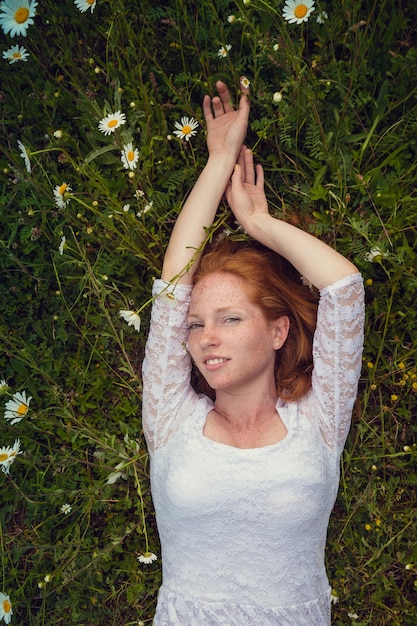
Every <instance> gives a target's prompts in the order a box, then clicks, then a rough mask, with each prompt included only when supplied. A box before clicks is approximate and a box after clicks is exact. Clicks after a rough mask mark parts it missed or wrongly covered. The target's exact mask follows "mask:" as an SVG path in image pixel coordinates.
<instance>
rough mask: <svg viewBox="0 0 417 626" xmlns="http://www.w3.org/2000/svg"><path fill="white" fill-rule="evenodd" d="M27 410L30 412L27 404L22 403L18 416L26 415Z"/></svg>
mask: <svg viewBox="0 0 417 626" xmlns="http://www.w3.org/2000/svg"><path fill="white" fill-rule="evenodd" d="M27 410H28V407H27V405H26V404H23V402H22V404H21V405H20V406H19V408H18V409H17V414H18V415H26V413H27Z"/></svg>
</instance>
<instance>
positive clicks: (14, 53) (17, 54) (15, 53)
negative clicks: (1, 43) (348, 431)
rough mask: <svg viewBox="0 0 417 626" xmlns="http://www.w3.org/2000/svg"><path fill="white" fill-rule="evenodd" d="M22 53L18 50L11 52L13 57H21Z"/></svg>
mask: <svg viewBox="0 0 417 626" xmlns="http://www.w3.org/2000/svg"><path fill="white" fill-rule="evenodd" d="M21 58H22V55H21V54H20V52H13V59H21Z"/></svg>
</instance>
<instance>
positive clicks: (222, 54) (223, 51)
mask: <svg viewBox="0 0 417 626" xmlns="http://www.w3.org/2000/svg"><path fill="white" fill-rule="evenodd" d="M231 49H232V46H231V44H230V43H227V44H226V45H225V46H221V48H219V49H218V51H217V56H219V57H220V58H221V59H224V58H225V57H227V56H228V54H229V52H230V50H231Z"/></svg>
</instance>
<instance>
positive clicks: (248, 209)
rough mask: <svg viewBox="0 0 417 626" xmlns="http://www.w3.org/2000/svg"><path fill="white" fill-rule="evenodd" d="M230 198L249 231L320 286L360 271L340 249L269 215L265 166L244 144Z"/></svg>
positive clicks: (229, 190)
mask: <svg viewBox="0 0 417 626" xmlns="http://www.w3.org/2000/svg"><path fill="white" fill-rule="evenodd" d="M226 198H227V201H228V203H229V205H230V208H231V210H232V211H233V214H234V216H235V217H236V219H237V220H238V222H239V223H240V224H241V226H242V228H243V229H244V230H245V232H246V233H247V234H248V235H250V236H251V237H252V238H253V239H256V241H259V242H260V243H262V244H263V245H264V246H267V247H268V248H270V249H271V250H274V251H275V252H278V254H280V255H282V256H283V257H285V258H286V259H287V260H288V261H289V262H290V263H291V264H292V265H293V266H294V267H295V268H296V269H297V270H298V271H299V272H300V274H302V275H303V276H304V277H305V278H306V279H307V280H309V281H310V282H311V283H312V284H313V285H314V286H315V287H317V288H318V289H323V288H324V287H327V286H328V285H331V284H333V283H335V282H336V281H338V280H340V279H342V278H345V276H349V275H351V274H354V273H356V272H357V271H358V270H357V269H356V267H355V266H354V265H353V264H352V263H351V262H350V261H349V260H348V259H346V258H345V257H344V256H342V255H341V254H339V252H337V251H336V250H334V249H333V248H331V247H330V246H328V245H327V244H325V243H324V242H323V241H320V239H317V238H316V237H314V236H313V235H310V234H309V233H306V232H304V231H303V230H301V229H300V228H297V227H296V226H293V225H292V224H288V223H287V222H284V221H282V220H279V219H276V218H274V217H272V216H271V215H270V214H269V211H268V204H267V200H266V196H265V192H264V174H263V169H262V166H261V165H257V166H256V169H254V166H253V155H252V152H251V151H250V150H248V149H247V148H246V147H245V146H243V147H242V149H241V151H240V154H239V158H238V163H237V165H236V167H235V171H234V173H233V176H232V179H231V181H230V183H229V185H228V186H227V189H226Z"/></svg>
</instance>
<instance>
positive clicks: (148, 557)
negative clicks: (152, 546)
mask: <svg viewBox="0 0 417 626" xmlns="http://www.w3.org/2000/svg"><path fill="white" fill-rule="evenodd" d="M157 558H158V557H157V556H156V554H154V553H153V552H144V553H143V554H140V555H139V556H138V561H139V563H146V564H147V565H149V563H153V561H156V559H157Z"/></svg>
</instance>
